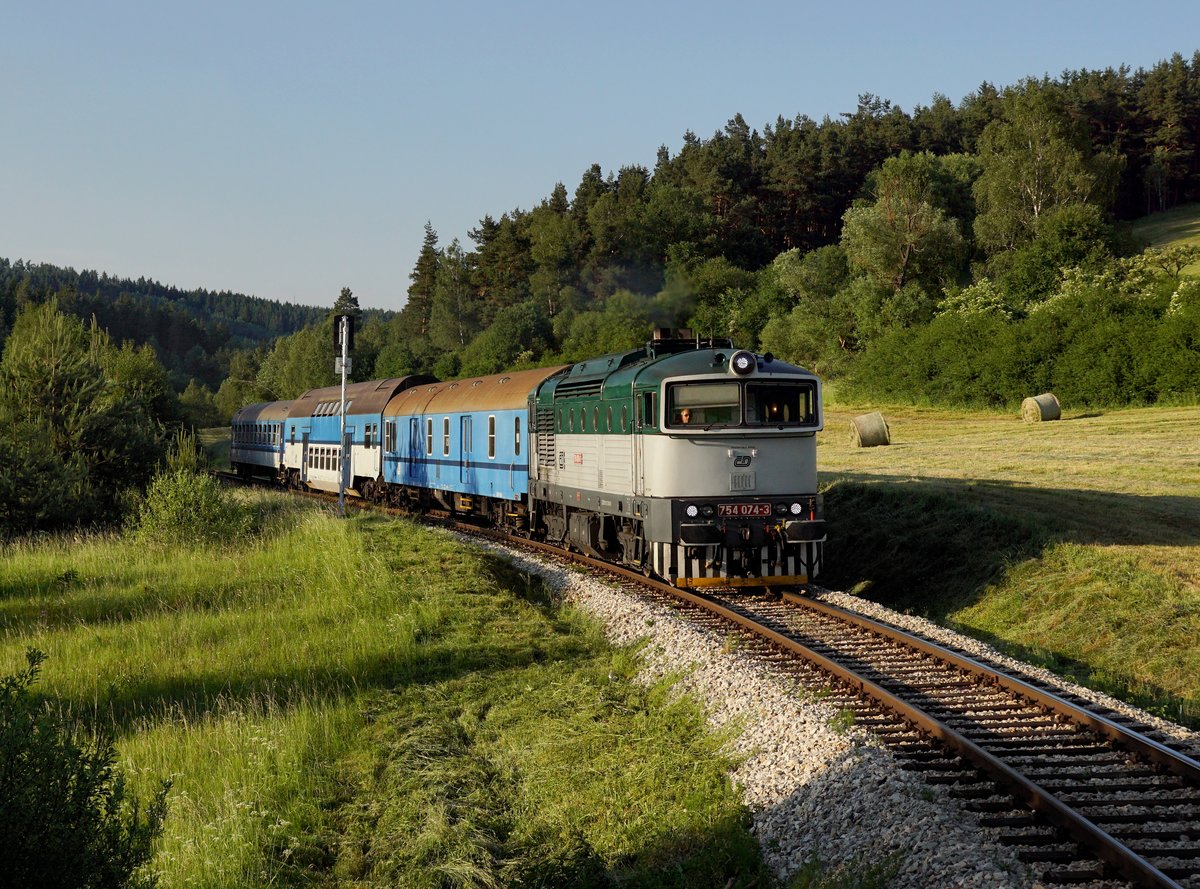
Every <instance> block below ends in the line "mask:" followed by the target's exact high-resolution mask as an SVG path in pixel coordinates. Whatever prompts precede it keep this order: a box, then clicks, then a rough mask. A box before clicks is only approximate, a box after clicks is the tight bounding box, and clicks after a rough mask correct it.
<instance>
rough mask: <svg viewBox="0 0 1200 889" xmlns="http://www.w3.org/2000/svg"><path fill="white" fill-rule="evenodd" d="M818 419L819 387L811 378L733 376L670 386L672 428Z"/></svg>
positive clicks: (794, 424) (792, 424)
mask: <svg viewBox="0 0 1200 889" xmlns="http://www.w3.org/2000/svg"><path fill="white" fill-rule="evenodd" d="M816 422H817V405H816V387H815V386H814V385H813V383H811V382H808V381H803V382H791V381H788V382H777V381H770V382H767V381H754V382H749V381H747V382H741V381H738V380H729V381H722V382H719V383H713V382H702V383H700V382H697V383H674V384H672V385H670V386H668V387H667V426H668V427H671V428H676V429H682V428H694V427H699V428H701V429H705V430H708V429H715V428H722V427H731V426H742V427H745V426H752V427H774V428H785V427H800V426H809V425H813V424H815V423H816Z"/></svg>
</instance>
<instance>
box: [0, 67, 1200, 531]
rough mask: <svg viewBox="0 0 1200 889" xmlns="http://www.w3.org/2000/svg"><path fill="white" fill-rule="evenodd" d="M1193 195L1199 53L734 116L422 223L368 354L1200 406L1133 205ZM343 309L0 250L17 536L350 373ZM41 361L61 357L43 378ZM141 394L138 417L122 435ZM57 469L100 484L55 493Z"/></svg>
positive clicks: (1164, 255)
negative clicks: (733, 368) (653, 355)
mask: <svg viewBox="0 0 1200 889" xmlns="http://www.w3.org/2000/svg"><path fill="white" fill-rule="evenodd" d="M1197 202H1200V52H1196V53H1195V54H1193V55H1192V57H1191V58H1190V59H1188V58H1185V57H1184V56H1182V55H1180V54H1176V55H1174V56H1172V57H1171V58H1170V59H1168V60H1165V61H1162V62H1159V63H1158V64H1156V65H1154V66H1153V67H1152V68H1150V69H1149V70H1145V69H1137V70H1131V69H1129V68H1127V67H1119V68H1107V69H1104V70H1097V71H1089V70H1080V71H1067V72H1063V73H1062V74H1061V75H1059V76H1058V77H1054V78H1051V77H1041V78H1028V79H1025V80H1022V81H1020V82H1019V83H1017V84H1014V85H1011V86H1008V87H1004V88H997V87H995V86H993V85H991V84H988V83H984V84H982V85H980V87H979V88H978V89H976V90H975V91H973V92H972V93H971V94H969V95H968V96H966V97H964V98H963V99H962V100H961V101H959V102H958V104H955V103H953V102H952V101H950V99H948V98H947V97H945V96H942V95H935V96H934V97H933V98H932V100H931V102H930V103H929V104H928V105H920V106H917V107H916V108H914V109H913V110H912V112H911V113H910V112H906V111H904V110H902V109H901V108H898V107H896V106H894V105H893V104H892V103H891V102H889V101H887V100H886V99H882V98H879V97H877V96H874V95H863V96H861V97H860V99H859V102H858V107H857V108H856V109H855V110H854V111H853V112H848V113H845V114H841V115H839V116H838V117H836V118H831V117H826V118H824V119H822V120H820V121H817V120H813V119H810V118H808V117H804V116H799V117H796V118H794V119H785V118H783V117H780V118H778V119H777V120H776V121H775V122H774V123H771V124H768V125H766V126H764V127H763V128H762V131H761V132H760V131H759V130H757V129H754V128H752V127H751V126H750V125H749V124H748V123H747V122H746V121H745V120H744V119H743V118H742V116H741V115H735V116H734V117H733V118H732V119H731V120H730V121H729V122H728V124H727V125H726V126H725V127H724V128H723V129H722V130H719V131H717V132H715V133H713V134H712V136H710V137H708V138H700V137H698V136H697V135H695V134H694V133H690V132H689V133H686V134H684V136H683V141H682V145H681V146H680V147H679V148H678V150H677V151H675V152H674V153H672V151H670V150H669V149H668V148H667V147H666V146H663V147H660V148H659V150H658V155H657V161H656V163H655V165H654V169H653V170H650V169H646V168H644V167H641V166H636V165H634V166H625V167H621V168H620V169H618V170H617V171H616V172H609V173H607V174H606V173H605V172H604V170H602V168H601V167H600V165H599V164H593V165H592V166H590V167H589V168H588V169H586V170H585V171H584V172H583V174H582V176H581V179H580V181H579V182H578V183H577V184H575V186H574V188H573V189H568V187H567V186H566V185H565V184H564V183H561V182H560V183H556V184H554V186H553V187H552V189H551V190H550V193H549V194H548V195H547V196H545V197H544V198H542V199H540V200H539V201H537V203H535V204H533V205H532V206H531V209H528V210H525V209H513V210H510V211H508V212H505V213H502V214H501V215H500V216H499V217H494V216H492V215H491V214H487V215H484V216H483V217H482V219H481V220H480V222H479V224H478V226H477V227H476V228H474V229H473V230H471V231H470V232H469V241H470V243H468V244H464V243H462V242H460V241H459V240H458V239H452V240H451V241H450V243H448V244H443V243H442V242H441V239H440V237H439V235H438V233H437V232H436V231H435V230H434V228H433V226H432V225H431V224H426V226H425V232H424V237H423V242H422V244H421V248H420V253H419V257H418V259H417V261H416V263H415V265H414V268H413V269H412V272H411V274H410V275H409V281H410V283H409V286H408V288H407V302H406V304H405V305H404V308H403V309H402V310H401V311H399V312H394V313H389V312H378V311H369V312H367V313H365V314H364V317H363V318H362V319H361V323H360V328H359V331H358V335H357V338H356V342H355V352H354V355H353V358H354V362H353V366H354V378H355V379H358V380H365V379H372V378H379V377H389V376H400V375H404V374H409V373H433V374H435V375H437V376H438V377H440V378H442V379H447V378H452V377H455V376H459V375H474V374H485V373H493V372H500V371H503V370H508V369H519V368H522V367H529V366H536V365H546V364H551V363H557V362H570V361H575V360H578V359H582V358H585V357H589V356H595V355H599V354H604V353H609V352H614V351H619V350H623V349H627V348H631V347H637V346H638V345H640V344H641V343H643V342H644V341H645V340H646V339H647V338H648V336H649V333H650V330H651V328H652V327H654V326H666V327H689V328H692V329H693V330H695V331H697V333H698V334H700V335H703V336H714V337H729V338H731V339H732V340H733V341H734V342H735V343H736V344H737V345H738V346H739V347H742V348H753V349H759V350H761V351H769V352H772V353H773V354H775V355H777V356H779V357H782V358H784V359H787V360H789V361H793V362H795V363H798V364H801V365H804V366H807V367H810V368H811V369H813V370H815V371H817V372H818V373H820V374H822V375H823V376H824V377H825V378H826V379H827V380H831V381H835V384H836V388H837V392H838V394H839V396H840V397H846V398H851V399H855V398H858V399H862V400H889V401H893V402H910V403H918V404H920V403H927V404H943V405H951V406H978V407H990V408H1004V407H1012V406H1014V405H1016V404H1018V403H1019V402H1020V400H1021V399H1022V398H1023V397H1024V396H1026V395H1030V394H1034V393H1036V392H1040V391H1045V390H1053V391H1054V392H1056V394H1057V395H1058V396H1059V398H1060V399H1061V400H1062V401H1063V402H1064V403H1066V404H1069V405H1072V406H1119V405H1130V404H1155V403H1183V404H1195V403H1196V400H1197V399H1198V398H1200V278H1198V277H1197V276H1196V275H1195V274H1193V273H1191V272H1193V271H1194V270H1195V269H1197V268H1200V246H1198V245H1195V244H1187V243H1183V244H1177V245H1174V246H1169V247H1165V248H1156V249H1150V250H1143V249H1142V247H1143V245H1141V244H1139V243H1138V242H1137V240H1136V238H1135V237H1134V236H1133V229H1132V226H1131V222H1133V221H1134V220H1138V219H1140V218H1145V217H1147V216H1149V215H1151V214H1158V213H1162V212H1164V211H1169V210H1172V209H1173V208H1177V207H1185V206H1187V205H1190V204H1196V203H1197ZM334 296H335V295H334V294H331V295H330V297H331V299H330V302H331V304H332V303H333V298H334ZM347 298H349V299H350V301H351V302H350V304H351V305H353V304H355V303H354V301H353V296H352V294H350V292H349V291H348V290H344V291H343V293H342V295H341V296H340V297H338V300H339V301H344V300H346V299H347ZM331 323H332V321H331V312H330V311H329V310H328V309H320V308H312V307H303V306H296V305H291V304H284V305H281V304H278V303H271V302H267V301H265V300H259V299H255V298H252V297H246V296H241V295H237V294H229V293H210V292H206V291H193V292H181V291H178V290H176V289H175V288H171V287H166V286H163V285H160V284H157V283H156V282H148V281H145V280H144V279H140V280H138V281H136V282H134V281H129V280H127V279H114V278H110V277H109V276H108V275H106V274H97V273H95V272H88V271H85V272H81V273H76V272H74V271H73V270H71V269H59V268H55V267H53V266H45V265H36V264H31V263H27V262H23V261H17V262H9V261H7V260H0V338H3V339H4V340H5V342H4V351H3V357H2V359H0V419H2V420H3V422H0V465H3V466H5V467H6V472H4V473H3V474H0V501H7V503H8V506H9V513H8V518H7V519H5V518H3V517H0V535H3V534H4V533H5V532H6V531H8V532H14V533H23V532H24V531H28V530H30V529H31V528H32V529H34V530H36V529H40V528H50V527H56V526H59V525H61V524H64V523H68V524H69V523H71V522H79V521H91V520H99V519H100V518H101V517H103V516H106V515H111V514H113V513H118V514H119V513H120V503H121V497H122V496H123V495H122V493H121V489H122V486H125V485H128V484H129V483H130V482H131V481H136V479H134V478H133V477H132V475H130V474H129V473H133V474H136V472H135V471H134V470H135V467H134V466H133V461H134V460H135V455H136V459H137V460H140V461H141V463H143V464H145V463H148V462H152V459H153V457H154V455H155V454H157V453H162V452H164V451H165V446H166V442H167V440H168V439H169V437H170V434H171V430H172V429H173V428H177V427H178V426H179V425H180V424H191V425H195V426H214V425H222V424H225V423H228V421H229V417H230V416H231V415H232V414H233V412H234V411H236V410H237V409H238V408H239V407H241V406H242V405H244V404H246V403H249V402H254V401H266V400H275V399H288V398H293V397H296V396H298V395H299V394H301V393H302V392H303V391H305V390H306V389H309V388H312V387H315V386H322V385H329V384H332V383H333V382H334V381H335V380H334V375H333V362H332V360H331V359H332V355H331V340H332V337H331V330H330V325H331ZM39 356H41V357H39ZM46 356H55V357H54V360H55V361H57V362H59V366H61V368H63V372H61V373H59V372H58V371H56V372H55V373H54V374H52V375H51V377H52V379H51V380H49V381H47V380H46V379H44V377H45V376H46V374H44V373H42V372H41V371H39V370H38V368H45V367H46V366H47V364H46V362H47V361H48V360H50V359H49V358H47V357H46ZM137 418H143V419H144V420H145V421H146V422H147V423H148V424H149V427H148V428H149V429H150V432H149V433H147V434H146V435H141V434H140V433H138V434H134V433H132V432H129V433H127V432H126V430H129V429H131V428H132V426H133V425H136V422H138V421H137ZM139 471H140V470H139ZM43 476H44V477H46V478H50V477H51V476H53V477H54V478H55V479H57V482H56V483H55V484H54V485H39V484H34V483H33V482H32V481H31V480H33V479H36V478H39V477H43ZM60 483H61V484H60ZM72 486H73V487H72ZM60 488H61V489H62V490H64V491H65V490H68V489H71V490H75V491H76V493H77V494H78V495H79V498H80V499H79V502H80V503H83V504H85V505H86V508H80V509H75V508H73V507H72V506H71V503H70V501H69V500H64V499H63V498H61V497H57V496H55V497H50V496H49V495H48V494H47V493H46V492H47V491H49V490H58V489H60ZM39 498H41V499H39ZM47 498H49V499H47ZM43 501H44V502H43ZM22 510H24V512H22ZM22 516H24V518H22ZM29 516H34V517H35V520H34V521H33V524H32V526H31V525H30V524H29ZM38 516H40V518H37V517H38Z"/></svg>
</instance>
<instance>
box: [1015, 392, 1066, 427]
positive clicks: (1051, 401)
mask: <svg viewBox="0 0 1200 889" xmlns="http://www.w3.org/2000/svg"><path fill="white" fill-rule="evenodd" d="M1061 416H1062V408H1061V407H1059V404H1058V399H1057V398H1055V397H1054V393H1053V392H1043V393H1042V394H1041V395H1035V396H1033V397H1032V398H1026V399H1025V400H1024V401H1022V402H1021V419H1022V420H1024V421H1025V422H1026V423H1040V422H1042V421H1043V420H1057V419H1059V418H1060V417H1061Z"/></svg>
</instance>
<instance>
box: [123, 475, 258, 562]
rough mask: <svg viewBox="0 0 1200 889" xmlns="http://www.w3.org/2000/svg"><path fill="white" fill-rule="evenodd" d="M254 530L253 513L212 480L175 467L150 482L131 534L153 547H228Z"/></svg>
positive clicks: (208, 476) (206, 476)
mask: <svg viewBox="0 0 1200 889" xmlns="http://www.w3.org/2000/svg"><path fill="white" fill-rule="evenodd" d="M253 527H254V515H253V513H252V512H251V511H250V510H249V509H247V508H246V507H243V506H242V505H241V504H240V503H238V502H237V501H236V500H235V499H234V498H233V497H232V496H231V494H230V493H229V491H227V490H226V489H225V488H223V487H222V486H221V483H220V482H218V481H217V480H216V479H215V478H213V477H212V476H211V475H206V474H204V473H199V472H194V471H192V470H190V469H187V468H176V469H168V470H167V471H165V472H161V473H159V474H158V475H157V476H155V477H154V480H153V481H151V482H150V487H149V488H148V489H147V491H146V498H145V500H143V501H142V506H141V509H140V510H139V511H138V516H137V521H136V524H135V526H134V532H135V534H136V535H137V536H138V537H139V538H140V539H142V540H145V541H146V542H149V543H155V544H180V543H182V544H228V543H236V542H237V541H238V540H239V539H240V538H242V537H244V536H245V535H247V534H249V533H250V532H251V531H252V529H253Z"/></svg>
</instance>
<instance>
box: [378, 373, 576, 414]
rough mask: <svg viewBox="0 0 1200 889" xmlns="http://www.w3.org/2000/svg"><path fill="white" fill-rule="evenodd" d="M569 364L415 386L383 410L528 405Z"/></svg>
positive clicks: (425, 411) (432, 410)
mask: <svg viewBox="0 0 1200 889" xmlns="http://www.w3.org/2000/svg"><path fill="white" fill-rule="evenodd" d="M569 366H570V365H566V364H560V365H555V366H554V367H539V368H535V369H533V370H518V371H512V372H510V373H503V374H493V375H491V376H486V377H468V378H466V379H463V380H451V381H449V382H445V383H430V384H428V385H419V386H414V387H412V388H410V389H407V390H405V391H403V392H399V393H397V394H396V395H395V397H393V398H392V400H391V401H390V402H388V405H387V407H386V408H384V411H383V413H384V416H388V417H410V416H418V415H424V414H463V413H467V412H470V411H488V410H511V409H512V408H520V407H524V406H525V404H526V402H527V401H528V400H529V395H530V393H531V392H533V390H534V389H536V388H537V387H538V385H540V384H541V383H542V381H543V380H546V379H549V378H550V377H552V376H554V375H555V374H557V373H561V372H562V371H563V370H565V369H566V368H567V367H569Z"/></svg>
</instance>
